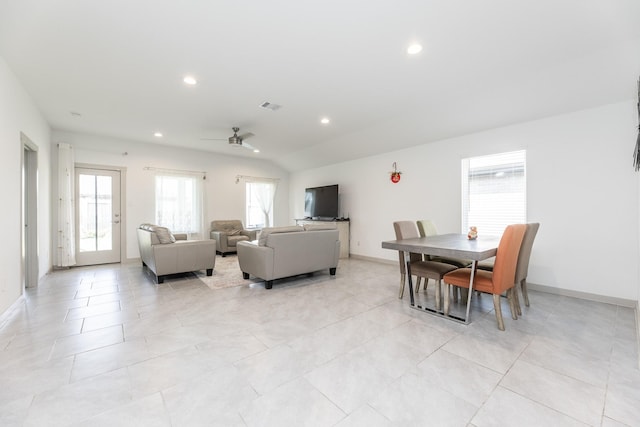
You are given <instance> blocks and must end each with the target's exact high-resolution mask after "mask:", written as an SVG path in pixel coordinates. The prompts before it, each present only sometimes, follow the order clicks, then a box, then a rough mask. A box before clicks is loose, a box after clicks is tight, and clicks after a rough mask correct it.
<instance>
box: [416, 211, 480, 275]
mask: <svg viewBox="0 0 640 427" xmlns="http://www.w3.org/2000/svg"><path fill="white" fill-rule="evenodd" d="M416 225H417V226H418V232H419V233H420V237H428V236H435V235H437V234H438V229H437V228H436V225H435V224H434V223H433V221H431V220H428V219H422V220H419V221H416ZM428 260H429V261H438V262H445V263H447V264H451V265H455V266H456V267H459V268H463V267H469V266H470V265H471V262H472V260H470V259H463V258H452V257H443V256H431V257H429V259H428Z"/></svg>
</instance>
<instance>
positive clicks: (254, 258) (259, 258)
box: [237, 242, 274, 280]
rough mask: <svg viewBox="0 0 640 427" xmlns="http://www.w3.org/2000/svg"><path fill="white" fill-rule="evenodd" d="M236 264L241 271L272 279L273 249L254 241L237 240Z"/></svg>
mask: <svg viewBox="0 0 640 427" xmlns="http://www.w3.org/2000/svg"><path fill="white" fill-rule="evenodd" d="M237 250H238V264H239V266H240V270H241V271H242V272H243V273H247V274H251V275H253V276H255V277H259V278H261V279H264V280H273V278H274V277H273V267H274V259H273V257H274V250H273V248H270V247H267V246H258V245H257V243H256V242H238V245H237Z"/></svg>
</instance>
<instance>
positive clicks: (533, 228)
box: [515, 222, 540, 283]
mask: <svg viewBox="0 0 640 427" xmlns="http://www.w3.org/2000/svg"><path fill="white" fill-rule="evenodd" d="M538 228H540V223H539V222H531V223H529V224H527V230H526V231H525V232H524V238H523V239H522V246H521V247H520V254H519V255H518V264H517V265H516V276H515V277H516V279H515V283H520V282H522V281H523V280H524V279H526V278H527V274H528V273H529V258H531V248H532V247H533V240H534V239H535V238H536V234H538Z"/></svg>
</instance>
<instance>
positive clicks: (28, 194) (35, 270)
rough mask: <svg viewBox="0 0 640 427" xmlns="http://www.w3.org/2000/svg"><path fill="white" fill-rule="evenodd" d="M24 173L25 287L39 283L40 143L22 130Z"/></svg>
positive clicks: (21, 206)
mask: <svg viewBox="0 0 640 427" xmlns="http://www.w3.org/2000/svg"><path fill="white" fill-rule="evenodd" d="M20 144H21V146H22V149H21V154H20V157H21V158H20V163H21V173H22V178H21V180H20V187H21V188H20V194H21V198H22V200H21V203H20V221H21V227H20V228H21V235H22V239H21V240H22V253H21V257H20V264H21V266H20V267H21V268H20V276H21V277H20V279H21V283H22V287H21V290H20V293H21V294H22V293H23V292H24V288H30V287H36V286H38V276H39V259H38V253H39V251H38V146H37V145H36V144H34V143H33V141H31V140H30V139H29V137H27V136H26V135H25V134H23V133H22V132H21V133H20Z"/></svg>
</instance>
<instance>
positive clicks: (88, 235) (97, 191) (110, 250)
mask: <svg viewBox="0 0 640 427" xmlns="http://www.w3.org/2000/svg"><path fill="white" fill-rule="evenodd" d="M75 171H76V173H75V175H76V177H75V180H76V221H75V222H76V265H95V264H108V263H114V262H120V228H121V217H120V171H114V170H102V169H89V168H79V167H76V168H75Z"/></svg>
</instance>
